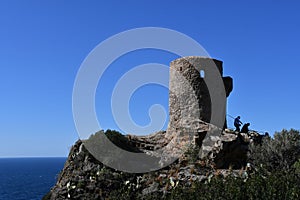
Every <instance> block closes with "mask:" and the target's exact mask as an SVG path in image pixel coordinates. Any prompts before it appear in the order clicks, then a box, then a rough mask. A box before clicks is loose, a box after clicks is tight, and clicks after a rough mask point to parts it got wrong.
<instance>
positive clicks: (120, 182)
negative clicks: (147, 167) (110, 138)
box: [45, 56, 259, 199]
mask: <svg viewBox="0 0 300 200" xmlns="http://www.w3.org/2000/svg"><path fill="white" fill-rule="evenodd" d="M211 65H213V66H216V67H217V72H218V73H220V75H221V76H222V75H223V68H222V62H221V61H218V60H215V59H211V58H203V57H195V56H191V57H185V58H180V59H177V60H175V61H173V62H172V63H171V67H170V94H169V112H170V113H169V115H170V121H169V125H168V129H167V131H160V132H157V133H154V134H151V135H147V136H136V135H134V134H128V135H126V136H122V137H123V138H121V139H122V143H119V145H120V144H121V145H122V147H121V148H123V149H125V150H128V151H132V152H144V153H147V154H149V155H151V156H158V155H157V154H158V153H160V154H162V157H161V158H160V159H161V160H160V162H162V163H163V162H168V161H169V160H170V159H171V158H177V160H176V161H175V162H174V163H172V164H170V165H169V166H168V167H165V168H163V169H161V170H157V171H155V172H149V173H144V174H129V173H124V172H120V171H116V170H114V169H111V168H109V167H106V166H104V165H103V164H102V163H100V162H99V161H97V160H96V159H95V158H94V157H93V156H92V155H91V154H90V153H89V152H88V151H87V150H86V148H85V146H84V145H83V143H82V142H81V141H78V142H76V144H75V145H74V146H73V147H72V149H71V151H70V154H69V157H68V159H67V162H66V163H65V166H64V169H63V170H62V172H61V174H60V175H59V177H58V180H57V183H56V184H55V186H54V187H53V188H52V189H51V191H50V193H49V194H48V195H47V196H46V197H45V199H109V198H113V197H115V196H113V195H114V194H115V193H116V194H119V193H124V194H126V195H127V196H128V198H131V194H135V197H137V196H138V197H139V198H141V199H143V197H144V196H145V195H149V194H152V193H159V194H162V195H163V194H166V193H168V192H169V191H170V190H172V188H175V187H177V185H178V184H181V185H186V186H190V185H191V184H192V183H193V182H195V181H199V182H206V181H210V179H211V178H212V177H213V176H220V175H221V176H227V175H228V174H230V173H234V174H236V175H238V174H239V173H240V169H241V168H243V167H244V166H245V165H246V163H245V162H246V159H245V158H246V156H247V151H248V144H249V143H250V142H252V141H255V140H256V139H255V138H257V137H258V136H259V134H257V133H255V132H251V133H249V134H248V135H247V134H236V133H235V132H234V131H232V130H228V129H226V130H225V131H222V128H223V127H216V126H214V125H212V124H210V123H209V120H210V116H211V108H210V106H211V99H210V96H209V91H208V88H207V86H206V84H205V82H204V79H203V77H201V76H200V73H199V70H201V69H202V67H203V66H206V67H207V66H211ZM209 73H210V72H209V71H204V75H205V76H207V75H210V74H209ZM222 78H223V83H224V87H225V93H226V96H227V97H228V96H229V94H230V92H231V91H232V89H233V82H232V78H230V77H222ZM190 86H192V87H190ZM225 111H226V108H224V109H222V110H220V114H221V115H223V116H224V118H225ZM214 132H219V133H220V134H211V133H214ZM208 133H209V134H208ZM221 133H222V134H221ZM95 138H97V137H95ZM116 145H118V144H116ZM157 152H158V153H157ZM160 156H161V155H160ZM228 168H230V169H228ZM232 169H233V171H232ZM234 169H237V170H236V171H234ZM117 196H118V195H116V197H117Z"/></svg>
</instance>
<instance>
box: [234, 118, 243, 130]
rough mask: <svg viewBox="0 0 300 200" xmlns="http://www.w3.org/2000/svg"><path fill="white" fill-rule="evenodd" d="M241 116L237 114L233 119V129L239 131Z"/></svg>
mask: <svg viewBox="0 0 300 200" xmlns="http://www.w3.org/2000/svg"><path fill="white" fill-rule="evenodd" d="M240 119H241V117H240V116H237V117H236V118H235V119H234V126H235V131H237V132H240V126H241V125H242V124H243V123H242V122H241V120H240Z"/></svg>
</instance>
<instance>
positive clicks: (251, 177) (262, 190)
mask: <svg viewBox="0 0 300 200" xmlns="http://www.w3.org/2000/svg"><path fill="white" fill-rule="evenodd" d="M250 150H251V152H250V153H249V162H250V163H251V166H252V169H251V170H248V171H247V172H245V171H244V173H245V174H246V176H239V177H236V176H233V175H229V176H228V177H226V178H224V177H221V176H214V177H212V178H211V179H210V180H209V181H205V182H193V183H192V184H191V185H189V186H186V184H185V183H179V184H178V186H176V187H175V188H173V189H172V190H171V191H168V192H165V193H163V192H154V193H151V194H148V195H144V196H143V197H142V199H230V200H231V199H255V200H256V199H263V200H265V199H299V198H300V134H299V131H296V130H294V129H291V130H290V131H287V130H283V131H281V132H278V133H275V135H274V138H270V137H265V138H263V140H262V143H261V144H258V145H251V147H250ZM189 155H190V156H191V158H192V160H193V158H194V156H193V155H194V152H189ZM241 172H242V170H241ZM124 190H125V191H126V189H125V188H123V189H121V190H120V191H122V192H121V193H119V192H114V193H112V196H111V199H127V198H131V199H139V198H138V197H137V196H133V195H132V194H133V193H132V192H128V191H127V192H125V191H124Z"/></svg>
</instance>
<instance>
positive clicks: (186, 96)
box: [168, 56, 233, 130]
mask: <svg viewBox="0 0 300 200" xmlns="http://www.w3.org/2000/svg"><path fill="white" fill-rule="evenodd" d="M222 64H223V62H222V61H219V60H216V59H212V58H207V57H197V56H188V57H183V58H179V59H176V60H174V61H172V62H171V64H170V82H169V91H170V94H169V118H170V119H169V125H168V130H174V129H177V128H180V127H182V126H185V127H189V125H190V124H191V123H193V121H195V120H196V121H197V120H198V121H199V120H201V121H204V122H207V123H210V119H211V113H212V112H211V98H210V93H209V90H208V87H207V84H206V83H205V81H204V77H205V76H206V75H208V73H210V72H209V71H208V70H205V69H208V68H209V67H217V69H218V72H219V73H220V75H221V77H222V79H223V83H224V88H225V92H226V97H228V96H229V94H230V92H231V91H232V89H233V81H232V78H231V77H223V67H222ZM224 105H226V102H225V104H224ZM220 114H221V115H223V117H224V119H225V124H224V127H220V128H227V124H226V106H225V108H224V109H223V110H220Z"/></svg>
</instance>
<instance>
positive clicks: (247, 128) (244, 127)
mask: <svg viewBox="0 0 300 200" xmlns="http://www.w3.org/2000/svg"><path fill="white" fill-rule="evenodd" d="M249 126H250V123H246V124H244V126H243V127H242V130H241V133H247V134H248V132H249Z"/></svg>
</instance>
